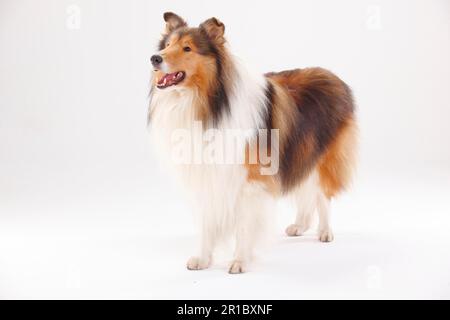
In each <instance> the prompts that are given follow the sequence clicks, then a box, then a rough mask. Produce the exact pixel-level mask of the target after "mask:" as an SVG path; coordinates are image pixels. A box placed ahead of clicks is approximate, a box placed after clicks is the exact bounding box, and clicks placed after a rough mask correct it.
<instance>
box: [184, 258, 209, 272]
mask: <svg viewBox="0 0 450 320" xmlns="http://www.w3.org/2000/svg"><path fill="white" fill-rule="evenodd" d="M209 264H210V261H209V259H208V260H206V259H200V258H199V257H191V258H189V260H188V262H187V264H186V266H187V268H188V269H189V270H203V269H206V268H208V267H209Z"/></svg>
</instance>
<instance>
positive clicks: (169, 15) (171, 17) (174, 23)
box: [163, 12, 187, 34]
mask: <svg viewBox="0 0 450 320" xmlns="http://www.w3.org/2000/svg"><path fill="white" fill-rule="evenodd" d="M163 17H164V21H165V22H166V31H165V33H166V34H168V33H171V32H172V31H173V30H175V29H178V28H180V27H186V26H187V23H186V21H184V20H183V18H181V17H180V16H178V15H176V14H175V13H173V12H165V13H164V16H163Z"/></svg>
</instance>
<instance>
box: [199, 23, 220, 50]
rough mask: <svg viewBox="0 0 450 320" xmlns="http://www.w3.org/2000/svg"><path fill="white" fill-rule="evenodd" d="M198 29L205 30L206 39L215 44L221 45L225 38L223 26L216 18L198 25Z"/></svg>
mask: <svg viewBox="0 0 450 320" xmlns="http://www.w3.org/2000/svg"><path fill="white" fill-rule="evenodd" d="M200 29H203V30H205V32H206V34H207V35H208V37H209V38H210V39H211V40H212V41H214V42H216V43H217V44H223V43H224V42H225V38H224V37H223V34H224V33H225V25H224V24H223V23H222V22H220V21H219V20H218V19H216V18H210V19H208V20H206V21H205V22H203V23H202V24H200Z"/></svg>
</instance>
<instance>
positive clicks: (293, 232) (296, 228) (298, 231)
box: [286, 224, 306, 237]
mask: <svg viewBox="0 0 450 320" xmlns="http://www.w3.org/2000/svg"><path fill="white" fill-rule="evenodd" d="M305 231H306V229H305V228H304V227H303V226H301V225H298V224H291V225H290V226H288V227H287V228H286V234H287V235H288V236H289V237H295V236H301V235H302V234H303V232H305Z"/></svg>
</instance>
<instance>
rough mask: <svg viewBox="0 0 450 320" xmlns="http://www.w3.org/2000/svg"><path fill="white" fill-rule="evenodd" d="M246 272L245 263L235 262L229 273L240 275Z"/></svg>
mask: <svg viewBox="0 0 450 320" xmlns="http://www.w3.org/2000/svg"><path fill="white" fill-rule="evenodd" d="M245 271H246V269H245V266H244V263H243V262H242V261H238V260H234V261H233V262H232V263H231V265H230V269H229V270H228V273H230V274H238V273H244V272H245Z"/></svg>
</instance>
